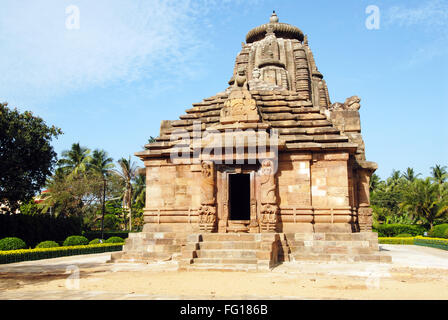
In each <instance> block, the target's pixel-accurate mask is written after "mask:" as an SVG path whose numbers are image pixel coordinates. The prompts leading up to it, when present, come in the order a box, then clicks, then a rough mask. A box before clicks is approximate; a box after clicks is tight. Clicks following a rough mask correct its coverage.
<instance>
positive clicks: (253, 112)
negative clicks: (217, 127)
mask: <svg viewBox="0 0 448 320" xmlns="http://www.w3.org/2000/svg"><path fill="white" fill-rule="evenodd" d="M241 81H243V80H242V79H241V80H240V82H241ZM236 82H237V83H238V79H237V80H236ZM259 120H260V116H259V114H258V110H257V104H256V102H255V100H254V99H252V95H251V94H250V92H249V91H248V90H244V89H243V90H241V89H234V90H232V92H231V93H230V95H229V98H228V99H227V100H226V102H224V107H223V108H222V109H221V118H220V121H221V123H234V122H258V121H259Z"/></svg>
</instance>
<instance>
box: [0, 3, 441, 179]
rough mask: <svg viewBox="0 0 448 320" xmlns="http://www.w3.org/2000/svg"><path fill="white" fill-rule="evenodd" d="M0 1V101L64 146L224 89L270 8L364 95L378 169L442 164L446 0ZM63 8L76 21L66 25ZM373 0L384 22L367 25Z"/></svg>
mask: <svg viewBox="0 0 448 320" xmlns="http://www.w3.org/2000/svg"><path fill="white" fill-rule="evenodd" d="M0 2H1V8H2V9H1V11H0V43H1V44H2V45H1V47H2V49H1V50H0V74H1V75H2V76H1V78H0V101H7V102H8V103H9V106H10V107H17V108H19V109H20V110H22V111H23V110H31V111H33V112H34V113H35V114H37V115H39V116H41V117H42V118H44V119H45V120H46V122H47V123H48V124H52V125H56V126H58V127H60V128H62V130H63V131H64V135H63V136H61V137H59V138H58V139H57V140H55V141H54V143H53V145H54V147H55V149H56V151H57V152H58V153H60V152H61V151H62V150H66V149H69V148H70V146H71V144H72V143H73V142H80V143H81V144H82V145H84V146H87V147H89V148H91V149H95V148H101V149H105V150H106V151H108V152H109V154H110V155H111V156H112V157H113V158H114V159H115V160H118V159H119V158H121V157H128V156H129V155H132V154H134V152H136V151H139V150H140V149H141V148H142V146H143V145H144V144H145V143H146V141H147V139H148V138H149V136H157V135H158V133H159V127H160V121H161V120H164V119H177V118H178V116H179V115H181V114H183V113H184V110H185V109H188V108H190V107H191V104H192V103H194V102H199V101H201V100H202V99H203V98H206V97H209V96H212V95H214V94H216V93H218V92H220V91H223V90H224V89H225V88H226V87H227V81H228V80H229V78H230V77H231V74H232V70H233V65H234V61H235V57H236V55H237V53H238V52H239V50H240V49H241V42H243V41H244V40H245V35H246V33H247V32H248V31H249V30H250V29H251V28H253V27H255V26H258V25H260V24H263V23H266V22H267V21H268V19H269V16H270V14H271V12H272V10H276V12H277V14H278V16H279V19H280V22H285V23H289V24H292V25H295V26H297V27H299V28H300V29H301V30H302V31H303V32H304V33H305V34H307V35H308V38H309V44H310V47H311V49H312V51H313V53H314V57H315V60H316V63H317V66H318V68H319V70H320V71H321V72H322V73H323V75H324V77H325V79H326V81H327V84H328V88H329V93H330V98H331V101H332V102H337V101H338V102H343V101H344V100H345V99H346V98H347V97H349V96H352V95H358V96H359V97H361V99H362V100H361V110H360V113H361V121H362V130H363V137H364V141H365V143H366V154H367V158H368V160H370V161H375V162H377V163H378V165H379V169H378V171H377V173H378V174H379V175H380V176H381V177H383V178H385V177H387V176H388V175H389V174H390V173H391V171H392V169H399V170H404V169H405V168H406V167H413V168H414V169H415V170H416V171H417V172H420V173H422V174H423V175H428V174H429V168H430V167H431V166H433V165H434V164H436V163H438V164H444V165H448V129H447V122H448V121H447V119H448V108H447V107H448V80H447V78H446V76H447V74H448V1H446V0H428V1H414V0H407V1H393V0H389V1H375V0H370V1H363V0H347V1H331V0H328V1H324V0H318V1H286V0H283V1H278V0H277V1H272V0H271V1H261V0H258V1H251V0H245V1H244V0H241V1H212V0H209V1H207V0H197V1H183V0H180V1H154V0H135V1H128V0H122V1H118V0H95V1H92V0H70V1H64V0H54V1H50V0H39V1H31V0H23V1H15V0H0ZM70 5H75V6H76V7H77V8H79V29H76V28H75V29H70V28H67V27H66V21H67V19H68V18H69V17H70V16H71V14H72V11H70V12H66V9H67V7H69V6H70ZM369 5H375V6H377V7H378V8H379V13H380V25H379V29H374V30H369V29H368V28H366V24H365V21H366V19H367V17H368V16H369V15H370V14H369V13H366V8H367V6H369ZM135 159H136V160H137V158H135ZM137 161H138V160H137ZM138 162H139V161H138ZM139 164H140V165H142V163H141V162H139Z"/></svg>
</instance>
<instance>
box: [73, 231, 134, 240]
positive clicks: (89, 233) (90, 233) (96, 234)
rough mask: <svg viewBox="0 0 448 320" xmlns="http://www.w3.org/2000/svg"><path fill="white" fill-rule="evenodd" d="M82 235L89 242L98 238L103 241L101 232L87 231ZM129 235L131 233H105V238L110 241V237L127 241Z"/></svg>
mask: <svg viewBox="0 0 448 320" xmlns="http://www.w3.org/2000/svg"><path fill="white" fill-rule="evenodd" d="M82 235H83V236H84V237H86V238H87V239H89V240H93V239H96V238H99V239H101V231H86V232H83V233H82ZM128 235H129V231H104V232H103V237H104V239H108V238H110V237H120V238H123V239H126V238H127V237H128Z"/></svg>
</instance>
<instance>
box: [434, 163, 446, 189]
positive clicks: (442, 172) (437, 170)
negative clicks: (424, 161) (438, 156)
mask: <svg viewBox="0 0 448 320" xmlns="http://www.w3.org/2000/svg"><path fill="white" fill-rule="evenodd" d="M431 174H432V180H433V181H435V182H436V183H438V184H439V185H441V184H443V183H445V181H446V180H447V179H448V172H447V171H446V166H443V167H442V166H440V165H438V164H436V165H435V166H434V167H431Z"/></svg>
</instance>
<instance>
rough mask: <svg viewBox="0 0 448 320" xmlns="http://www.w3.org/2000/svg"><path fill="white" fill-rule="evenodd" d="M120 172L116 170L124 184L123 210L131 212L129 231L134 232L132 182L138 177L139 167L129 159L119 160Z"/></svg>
mask: <svg viewBox="0 0 448 320" xmlns="http://www.w3.org/2000/svg"><path fill="white" fill-rule="evenodd" d="M118 164H119V168H120V170H115V172H116V174H117V175H118V176H119V177H120V178H121V179H122V181H123V182H124V185H125V186H124V188H123V209H125V210H127V211H128V212H129V230H132V196H133V191H134V190H133V186H132V181H133V180H134V179H135V177H136V175H137V170H138V167H137V166H136V164H135V162H133V161H132V160H131V157H129V159H125V158H121V159H120V160H118Z"/></svg>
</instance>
